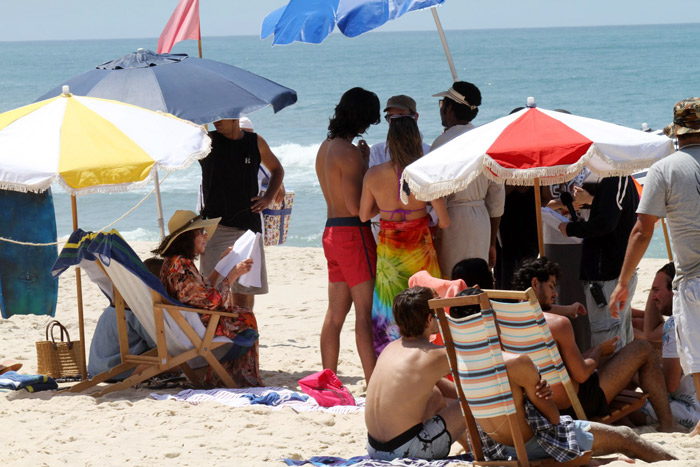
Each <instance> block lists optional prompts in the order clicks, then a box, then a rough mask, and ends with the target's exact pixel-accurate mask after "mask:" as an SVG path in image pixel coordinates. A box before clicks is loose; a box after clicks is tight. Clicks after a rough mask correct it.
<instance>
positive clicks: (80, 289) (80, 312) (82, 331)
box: [70, 195, 87, 381]
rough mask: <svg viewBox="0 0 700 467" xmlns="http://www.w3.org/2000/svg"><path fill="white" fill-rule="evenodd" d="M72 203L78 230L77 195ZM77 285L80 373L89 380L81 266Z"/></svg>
mask: <svg viewBox="0 0 700 467" xmlns="http://www.w3.org/2000/svg"><path fill="white" fill-rule="evenodd" d="M70 205H71V209H72V211H73V230H74V231H75V230H78V206H77V203H76V200H75V195H71V196H70ZM75 285H76V287H77V289H78V290H77V293H78V329H79V330H80V342H81V344H82V345H81V346H80V347H81V349H80V350H81V352H82V355H81V357H82V358H81V359H80V374H81V375H82V376H83V381H86V380H87V367H86V366H85V322H84V320H83V284H82V281H81V277H80V268H75Z"/></svg>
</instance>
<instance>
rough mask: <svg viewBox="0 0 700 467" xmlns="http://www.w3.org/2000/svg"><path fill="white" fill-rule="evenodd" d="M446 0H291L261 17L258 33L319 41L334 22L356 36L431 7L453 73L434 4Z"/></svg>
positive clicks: (280, 41) (287, 40)
mask: <svg viewBox="0 0 700 467" xmlns="http://www.w3.org/2000/svg"><path fill="white" fill-rule="evenodd" d="M444 2H445V0H290V1H289V3H288V4H287V5H286V6H283V7H281V8H278V9H277V10H275V11H273V12H272V13H270V14H268V15H267V16H266V17H265V19H264V20H263V24H262V30H261V32H260V37H261V38H263V39H265V38H266V37H268V36H270V35H271V34H274V39H273V41H272V45H285V44H291V43H292V42H295V41H297V42H308V43H312V44H320V43H321V42H323V40H324V39H325V38H326V37H327V36H328V35H329V34H330V33H331V32H333V29H334V28H335V25H336V24H337V25H338V29H339V30H340V32H342V33H343V34H344V35H346V36H348V37H356V36H359V35H360V34H363V33H365V32H367V31H371V30H372V29H375V28H377V27H379V26H381V25H383V24H384V23H386V22H387V21H389V20H392V19H396V18H398V17H400V16H402V15H403V14H404V13H407V12H409V11H414V10H423V9H425V8H431V11H432V13H433V19H434V20H435V25H436V26H437V29H438V33H439V34H440V39H441V40H442V46H443V48H444V49H445V55H446V56H447V61H448V63H449V65H450V71H451V72H452V77H453V78H454V80H455V81H457V72H456V71H455V67H454V64H453V63H452V55H451V54H450V49H449V48H448V46H447V40H446V39H445V34H444V32H443V30H442V25H441V24H440V19H439V18H438V14H437V11H436V10H435V6H437V5H441V4H443V3H444Z"/></svg>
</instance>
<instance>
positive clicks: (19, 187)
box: [0, 182, 51, 193]
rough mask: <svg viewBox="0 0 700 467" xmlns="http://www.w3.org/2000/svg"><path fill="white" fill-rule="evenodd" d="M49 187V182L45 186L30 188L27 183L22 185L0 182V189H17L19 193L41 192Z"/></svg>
mask: <svg viewBox="0 0 700 467" xmlns="http://www.w3.org/2000/svg"><path fill="white" fill-rule="evenodd" d="M49 188H51V183H49V184H48V185H46V186H43V185H42V186H39V187H34V188H30V187H28V186H27V185H23V184H21V183H12V182H0V190H8V191H18V192H20V193H43V192H44V191H46V190H48V189H49Z"/></svg>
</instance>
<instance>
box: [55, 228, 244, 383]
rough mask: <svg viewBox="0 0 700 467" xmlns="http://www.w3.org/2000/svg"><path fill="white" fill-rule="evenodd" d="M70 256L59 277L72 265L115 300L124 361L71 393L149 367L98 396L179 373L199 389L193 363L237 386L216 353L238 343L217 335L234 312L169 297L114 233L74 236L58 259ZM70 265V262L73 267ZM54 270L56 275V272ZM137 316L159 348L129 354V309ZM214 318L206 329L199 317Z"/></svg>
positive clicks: (75, 234) (220, 352)
mask: <svg viewBox="0 0 700 467" xmlns="http://www.w3.org/2000/svg"><path fill="white" fill-rule="evenodd" d="M62 257H63V258H67V259H68V261H67V262H65V263H64V264H63V265H62V267H60V268H59V270H58V272H55V274H60V272H63V270H65V269H67V268H68V266H70V265H78V264H79V265H80V267H81V268H83V269H85V270H86V272H87V273H88V276H89V277H90V278H91V279H92V280H93V281H94V282H96V283H97V284H98V285H99V286H100V288H101V289H102V291H103V292H104V293H105V295H107V296H108V297H110V298H111V299H112V302H113V304H114V307H115V308H116V313H117V327H118V331H119V347H120V352H121V361H122V363H121V364H119V365H117V366H116V367H114V368H112V369H110V370H108V371H105V372H103V373H100V374H98V375H95V376H94V377H92V378H91V379H89V380H86V381H83V382H80V383H78V384H76V385H74V386H73V387H71V389H70V391H71V392H81V391H84V390H86V389H89V388H92V387H94V386H96V385H97V384H99V383H102V382H105V381H108V380H110V379H113V378H114V377H115V376H118V375H120V374H121V373H123V372H124V371H127V370H130V369H132V368H135V367H137V366H139V365H145V366H146V369H145V370H144V371H143V372H141V373H140V374H137V375H132V376H130V377H128V378H126V379H125V380H123V381H121V382H119V383H114V384H111V385H109V386H106V387H104V388H103V389H102V390H100V391H98V392H96V393H95V394H94V395H96V396H102V395H104V394H107V393H110V392H114V391H120V390H122V389H126V388H129V387H132V386H135V385H137V384H140V383H142V382H144V381H146V380H147V379H149V378H151V377H153V376H157V375H159V374H161V373H165V372H169V371H173V370H177V369H181V370H182V371H183V373H184V374H185V375H186V376H187V378H188V379H189V380H190V381H191V382H192V383H193V384H194V385H196V386H199V385H200V381H199V379H198V378H197V377H196V376H195V374H194V372H193V370H192V365H195V366H204V365H206V364H208V365H210V366H211V368H212V369H213V371H214V372H216V374H217V375H218V376H219V377H220V378H221V380H222V381H223V382H224V384H225V385H226V386H227V387H230V388H234V387H237V386H236V384H235V383H234V381H233V379H232V378H231V376H230V375H229V374H228V373H227V372H226V370H225V369H224V368H223V366H222V365H221V364H220V363H219V360H218V359H217V357H216V355H215V354H214V353H213V351H214V350H215V349H219V348H220V347H224V346H225V347H226V348H222V349H219V350H218V351H217V354H223V353H224V352H225V351H226V350H227V349H230V348H231V346H232V345H234V341H232V340H231V339H229V338H227V337H224V336H214V332H215V330H216V326H217V324H218V322H219V318H220V317H221V316H233V314H232V313H227V312H221V311H211V310H202V309H197V308H190V307H186V306H184V305H182V304H180V303H178V302H177V301H176V300H174V299H172V298H170V297H169V296H168V295H167V292H166V291H165V288H164V287H163V285H162V284H161V283H160V281H159V280H158V279H157V278H156V277H155V276H153V275H152V274H151V273H150V272H149V271H148V269H147V268H146V266H145V265H144V264H143V263H142V262H141V260H140V259H139V258H138V256H137V255H136V253H134V251H133V250H132V249H131V247H129V245H128V244H127V243H126V242H125V241H124V240H123V239H122V238H121V236H119V234H118V233H117V232H116V231H112V232H110V233H108V234H103V233H98V234H93V233H86V232H83V231H81V230H78V231H76V232H74V233H73V235H71V238H70V239H69V240H68V242H67V243H66V246H65V247H64V250H63V251H62V252H61V255H59V261H58V262H57V264H58V263H59V262H60V261H61V258H62ZM71 263H72V264H71ZM56 269H57V268H56V267H54V271H56ZM126 306H128V307H129V309H130V310H131V311H132V312H133V313H134V314H135V315H136V317H137V318H138V320H139V322H140V323H141V324H142V325H143V327H144V328H145V329H146V331H147V332H148V334H149V335H150V337H151V338H152V340H153V342H155V343H156V348H155V349H152V350H150V351H149V352H146V353H144V354H141V355H132V354H131V353H130V352H129V340H128V336H127V323H126V317H125V313H124V310H125V307H126ZM202 314H208V315H211V319H210V321H209V323H208V325H207V326H206V328H205V327H204V325H203V324H202V322H201V320H200V318H199V317H200V315H202Z"/></svg>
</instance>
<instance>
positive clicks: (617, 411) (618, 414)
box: [485, 288, 647, 424]
mask: <svg viewBox="0 0 700 467" xmlns="http://www.w3.org/2000/svg"><path fill="white" fill-rule="evenodd" d="M485 292H486V294H487V295H488V297H489V299H490V301H491V307H492V309H493V310H494V312H495V313H496V320H497V321H498V324H499V327H500V330H501V335H500V339H501V342H502V343H503V348H504V349H505V350H507V351H509V352H513V353H520V354H527V355H529V356H530V358H531V359H532V361H533V362H534V363H535V365H537V367H538V368H539V369H540V373H541V374H542V377H544V378H545V379H546V380H547V382H548V383H549V384H550V386H552V388H554V387H555V386H557V385H562V386H563V387H564V390H565V391H566V394H567V395H568V396H569V400H570V401H571V406H572V407H573V409H574V412H575V413H576V417H577V418H578V419H579V420H588V417H587V416H586V414H585V413H584V411H583V408H582V407H581V402H580V401H579V398H578V395H577V394H576V390H575V389H574V386H573V384H572V382H571V379H570V377H569V373H568V372H567V371H566V366H565V365H564V362H563V360H562V358H561V355H560V353H559V349H558V348H557V344H556V342H555V341H554V338H553V337H552V333H551V332H550V330H549V325H548V324H547V321H546V320H545V318H544V314H543V313H542V309H541V308H540V304H539V302H538V300H537V296H536V295H535V291H534V290H532V288H529V289H527V290H526V291H524V292H519V291H512V290H485ZM499 299H500V300H518V301H517V302H514V303H511V302H503V301H499ZM646 398H647V394H644V393H642V392H640V391H629V390H625V391H623V392H621V393H620V394H619V395H618V396H617V397H615V399H614V400H612V401H611V402H610V404H609V405H610V409H611V412H610V414H609V415H606V416H605V417H592V418H591V420H592V421H595V422H600V423H607V424H610V423H614V422H616V421H618V420H619V419H621V418H622V417H624V416H626V415H628V414H629V413H630V412H633V411H635V410H638V409H640V408H641V407H642V406H643V405H644V403H645V401H646Z"/></svg>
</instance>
